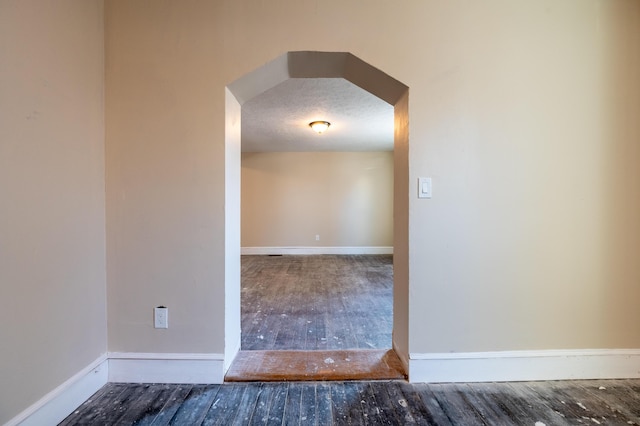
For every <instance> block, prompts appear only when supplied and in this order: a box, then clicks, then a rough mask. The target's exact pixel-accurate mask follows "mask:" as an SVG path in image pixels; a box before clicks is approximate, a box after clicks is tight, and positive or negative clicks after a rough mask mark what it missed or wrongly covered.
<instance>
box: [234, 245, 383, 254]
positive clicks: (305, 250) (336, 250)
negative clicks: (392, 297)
mask: <svg viewBox="0 0 640 426" xmlns="http://www.w3.org/2000/svg"><path fill="white" fill-rule="evenodd" d="M240 253H241V254H243V255H280V254H288V255H296V254H307V255H309V254H393V247H242V248H241V249H240Z"/></svg>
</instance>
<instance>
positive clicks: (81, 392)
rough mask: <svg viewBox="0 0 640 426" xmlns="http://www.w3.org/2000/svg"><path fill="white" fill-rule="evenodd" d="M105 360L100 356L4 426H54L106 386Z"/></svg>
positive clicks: (105, 358)
mask: <svg viewBox="0 0 640 426" xmlns="http://www.w3.org/2000/svg"><path fill="white" fill-rule="evenodd" d="M107 370H108V366H107V357H106V355H102V356H101V357H99V358H98V359H96V360H95V361H94V362H92V363H91V364H89V365H88V366H87V367H85V368H83V369H82V370H80V371H79V372H78V373H77V374H75V375H74V376H73V377H71V378H70V379H69V380H67V381H66V382H64V383H63V384H61V385H60V386H58V387H57V388H55V389H54V390H52V391H51V392H49V393H48V394H46V395H45V396H44V397H42V398H41V399H40V400H39V401H37V402H36V403H35V404H33V405H31V406H30V407H29V408H27V409H26V410H24V411H23V412H22V413H20V414H18V415H17V416H16V417H14V418H13V419H11V420H9V423H7V424H6V425H5V426H15V425H18V424H19V425H20V426H41V425H55V424H58V423H60V422H61V421H62V420H64V419H65V418H66V417H67V416H68V415H69V414H71V413H72V412H73V410H75V409H76V408H77V407H78V406H80V404H82V403H83V402H85V401H86V400H87V399H89V397H90V396H91V395H93V394H94V393H96V392H97V391H98V390H99V389H100V388H101V387H102V386H104V385H105V384H106V383H107Z"/></svg>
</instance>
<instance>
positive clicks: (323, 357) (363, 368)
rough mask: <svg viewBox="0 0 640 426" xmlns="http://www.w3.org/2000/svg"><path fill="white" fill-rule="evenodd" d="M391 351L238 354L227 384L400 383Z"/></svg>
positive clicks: (397, 364) (401, 376) (398, 365)
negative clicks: (309, 382) (350, 381)
mask: <svg viewBox="0 0 640 426" xmlns="http://www.w3.org/2000/svg"><path fill="white" fill-rule="evenodd" d="M403 379H406V375H405V372H404V369H403V366H402V363H401V362H400V359H399V358H398V356H397V355H396V353H395V352H394V351H393V350H392V349H380V350H378V349H353V350H329V351H301V350H297V351H294V350H291V351H289V350H278V351H240V352H238V355H237V356H236V358H235V359H234V360H233V363H232V364H231V367H230V368H229V371H228V372H227V375H226V376H225V381H227V382H256V381H260V382H281V381H341V380H403Z"/></svg>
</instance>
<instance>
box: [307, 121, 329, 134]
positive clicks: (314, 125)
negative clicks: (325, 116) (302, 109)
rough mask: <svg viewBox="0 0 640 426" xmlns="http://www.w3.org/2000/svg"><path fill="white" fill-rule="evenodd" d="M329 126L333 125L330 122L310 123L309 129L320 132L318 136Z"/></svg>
mask: <svg viewBox="0 0 640 426" xmlns="http://www.w3.org/2000/svg"><path fill="white" fill-rule="evenodd" d="M329 126H331V123H329V122H328V121H312V122H311V123H309V127H311V128H312V129H313V130H314V131H316V132H318V134H320V133H322V132H324V131H325V130H327V129H328V128H329Z"/></svg>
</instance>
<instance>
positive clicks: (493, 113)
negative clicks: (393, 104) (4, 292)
mask: <svg viewBox="0 0 640 426" xmlns="http://www.w3.org/2000/svg"><path fill="white" fill-rule="evenodd" d="M365 6H366V7H365ZM319 7H320V6H319V5H318V4H317V2H315V1H299V0H285V1H281V2H277V3H273V2H269V3H259V2H252V1H251V2H250V1H248V0H235V1H226V2H202V1H180V2H177V1H176V2H171V1H169V2H162V3H159V2H156V1H137V2H129V1H124V0H123V1H119V0H110V1H107V3H106V9H107V21H106V34H107V47H106V49H107V71H106V73H107V74H106V77H107V79H106V85H107V88H106V90H107V107H106V120H107V123H106V125H107V163H106V167H107V204H108V206H107V234H108V260H109V261H108V288H109V348H110V349H111V350H117V351H141V352H162V351H166V352H199V351H204V352H220V353H221V352H223V350H224V338H223V330H224V327H223V322H224V321H223V311H224V297H223V296H224V278H225V269H224V227H225V216H224V209H225V207H224V199H225V194H224V183H225V180H224V162H225V155H224V120H225V117H224V102H225V86H226V85H228V84H229V83H230V82H232V81H234V80H235V79H237V78H239V77H240V76H242V75H244V74H246V73H248V72H251V71H252V70H254V69H256V68H258V67H259V66H261V65H263V64H265V63H266V62H268V61H270V60H271V59H273V58H275V57H278V56H279V55H281V54H283V53H285V52H287V51H294V50H323V51H347V52H351V53H353V54H354V55H356V56H358V57H359V58H361V59H363V60H364V61H366V62H368V63H370V64H372V65H374V66H376V67H378V68H380V69H381V70H383V71H385V72H386V73H388V74H389V75H391V76H392V77H394V78H396V79H398V80H400V81H401V82H402V83H404V84H406V85H407V86H409V88H410V91H409V127H408V134H409V147H408V152H409V168H410V173H409V183H410V186H409V188H407V193H408V194H409V197H410V206H409V211H408V219H409V228H410V229H409V231H410V234H409V241H410V242H409V249H410V261H409V269H408V271H406V272H407V274H408V276H409V277H410V278H409V279H410V282H409V291H410V293H411V299H410V306H409V314H408V315H409V317H408V323H409V324H408V329H409V337H408V341H409V350H410V351H411V352H418V353H424V352H449V351H485V350H508V349H514V350H515V349H550V348H557V349H560V348H567V349H571V348H632V347H635V348H637V347H640V328H639V327H637V326H636V324H639V323H640V310H638V309H637V307H636V304H637V302H636V301H637V300H639V299H640V288H638V285H637V283H638V282H639V281H640V263H638V262H637V261H636V259H638V258H639V256H640V228H639V226H640V225H638V223H639V221H638V220H637V218H638V217H639V214H640V199H639V197H640V191H638V188H639V187H640V174H639V173H640V168H638V167H637V165H638V162H639V161H640V152H639V151H638V150H639V148H638V143H637V141H638V140H639V139H640V128H639V126H640V125H639V122H640V121H639V120H637V117H638V116H640V87H639V80H638V78H637V76H638V75H640V63H639V57H638V55H639V53H638V52H640V48H639V47H640V40H639V37H640V25H638V23H639V19H640V3H639V2H637V1H634V0H630V1H624V0H620V1H615V2H614V1H596V0H568V1H564V2H557V1H555V0H547V1H523V2H509V1H503V0H490V1H485V2H477V3H476V2H468V1H435V0H434V1H406V2H402V3H401V4H399V3H397V2H388V1H383V0H373V1H366V2H365V1H363V0H360V1H358V0H355V1H351V2H343V1H337V0H334V1H329V2H325V3H323V4H322V6H321V8H322V10H323V11H325V10H331V13H330V14H326V13H318V8H319ZM418 176H431V177H432V178H433V191H434V198H433V199H431V200H418V199H417V198H416V197H415V194H416V189H415V183H416V179H417V177H418ZM159 303H163V304H167V305H168V306H169V308H170V310H172V316H171V318H172V325H171V328H170V329H169V330H167V331H166V332H158V331H157V330H153V329H152V328H151V317H150V312H151V311H150V309H151V308H152V307H153V306H154V305H157V304H159Z"/></svg>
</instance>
